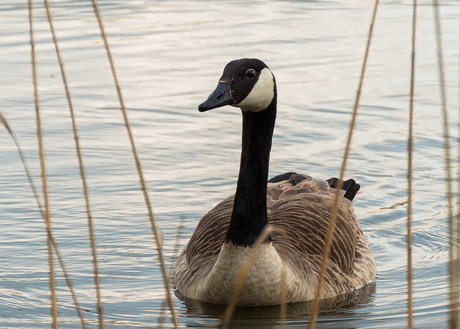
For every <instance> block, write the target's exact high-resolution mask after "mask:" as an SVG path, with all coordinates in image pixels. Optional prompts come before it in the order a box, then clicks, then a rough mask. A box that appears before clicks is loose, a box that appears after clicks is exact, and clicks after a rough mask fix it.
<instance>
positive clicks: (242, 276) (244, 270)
mask: <svg viewBox="0 0 460 329" xmlns="http://www.w3.org/2000/svg"><path fill="white" fill-rule="evenodd" d="M274 231H275V229H274V228H273V227H271V226H265V228H264V230H263V231H262V232H261V233H260V234H259V237H258V238H257V240H256V242H255V243H254V246H253V248H252V250H251V252H250V253H249V254H248V256H247V257H246V260H245V262H244V264H243V266H241V268H240V270H239V272H238V278H237V280H236V284H235V288H234V289H233V294H232V297H231V298H230V302H229V303H228V306H227V309H226V310H225V312H224V314H223V316H222V319H223V321H224V322H223V324H222V329H226V328H228V325H229V324H230V320H231V318H232V316H233V312H234V311H235V307H236V302H237V301H238V295H239V294H240V292H241V289H242V288H243V285H244V282H245V281H246V276H247V275H248V272H249V269H250V268H251V266H252V264H253V263H254V261H255V259H256V256H257V251H258V249H259V248H260V246H261V245H262V243H264V242H265V241H266V240H267V238H268V236H269V235H270V233H272V232H274Z"/></svg>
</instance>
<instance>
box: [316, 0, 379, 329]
mask: <svg viewBox="0 0 460 329" xmlns="http://www.w3.org/2000/svg"><path fill="white" fill-rule="evenodd" d="M378 6H379V0H376V1H375V3H374V9H373V11H372V18H371V23H370V25H369V32H368V34H367V42H366V50H365V52H364V58H363V63H362V65H361V74H360V78H359V83H358V88H357V89H356V95H355V102H354V104H353V112H352V117H351V120H350V124H349V127H348V136H347V143H346V146H345V151H344V153H343V157H342V164H341V166H340V174H339V181H338V183H337V186H336V190H335V197H334V204H333V205H332V210H331V219H330V221H329V225H328V228H327V233H326V242H325V244H324V247H323V254H322V261H321V268H320V272H319V275H318V281H317V284H316V290H315V298H314V300H313V304H312V308H311V313H310V322H309V325H308V327H309V328H311V329H312V328H314V327H315V323H316V317H317V313H318V306H319V300H320V298H321V288H322V285H323V282H324V274H325V273H326V264H327V261H328V259H329V253H330V249H331V241H332V235H333V234H334V228H335V221H336V219H337V210H338V206H339V196H340V191H341V190H342V185H343V177H344V176H345V171H346V168H347V160H348V155H349V153H350V148H351V140H352V137H353V131H354V129H355V126H356V118H357V115H358V108H359V101H360V99H361V90H362V87H363V82H364V75H365V72H366V66H367V58H368V56H369V51H370V46H371V40H372V33H373V31H374V24H375V18H376V16H377V9H378Z"/></svg>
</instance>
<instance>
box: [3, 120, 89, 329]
mask: <svg viewBox="0 0 460 329" xmlns="http://www.w3.org/2000/svg"><path fill="white" fill-rule="evenodd" d="M0 121H1V122H2V124H3V126H4V127H5V129H6V131H7V132H8V133H9V134H10V136H11V138H12V140H13V142H14V145H15V146H16V149H17V151H18V153H19V157H20V159H21V163H22V165H23V167H24V171H25V172H26V176H27V180H28V182H29V184H30V188H31V190H32V194H33V195H34V199H35V201H36V202H37V207H38V210H39V212H40V215H41V217H42V218H43V221H44V222H45V229H46V235H47V238H48V239H49V240H50V241H51V245H52V246H53V250H54V252H55V253H56V257H57V259H58V263H59V266H60V267H61V270H62V273H63V275H64V278H65V280H66V284H67V287H68V288H69V290H70V295H71V296H72V301H73V303H74V305H75V310H76V311H77V314H78V317H79V319H80V323H81V326H82V328H84V329H87V328H88V327H87V325H86V322H85V318H84V316H83V312H82V310H81V307H80V303H79V302H78V298H77V294H76V293H75V290H74V289H73V284H72V280H71V279H70V275H69V273H68V271H67V268H66V266H65V263H64V258H62V255H61V252H60V251H59V248H58V245H57V242H56V240H55V239H54V236H53V233H52V232H51V230H50V228H49V227H48V225H46V218H45V214H44V212H43V206H42V204H41V202H40V199H39V196H38V192H37V188H36V187H35V183H34V181H33V179H32V174H31V173H30V169H29V166H28V165H27V161H26V158H25V156H24V152H23V151H22V148H21V146H20V144H19V141H18V139H17V138H16V135H15V134H14V131H13V129H11V127H10V125H9V124H8V121H7V120H6V118H5V117H4V116H3V114H2V112H1V111H0Z"/></svg>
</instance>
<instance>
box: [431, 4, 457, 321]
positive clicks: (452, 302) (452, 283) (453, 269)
mask: <svg viewBox="0 0 460 329" xmlns="http://www.w3.org/2000/svg"><path fill="white" fill-rule="evenodd" d="M433 21H434V29H435V33H436V58H437V66H438V78H439V96H440V99H441V123H442V135H443V149H444V166H445V175H446V178H445V179H446V194H447V216H448V217H447V218H448V223H449V225H448V235H449V239H448V241H449V243H448V244H449V245H448V248H449V325H450V328H458V265H457V259H458V255H457V248H458V245H457V244H458V224H457V216H454V215H453V192H452V166H451V155H450V134H449V114H448V110H447V109H448V107H447V93H446V81H445V74H444V58H443V45H442V29H441V19H440V15H439V3H438V1H437V0H433Z"/></svg>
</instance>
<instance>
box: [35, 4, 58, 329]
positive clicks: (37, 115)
mask: <svg viewBox="0 0 460 329" xmlns="http://www.w3.org/2000/svg"><path fill="white" fill-rule="evenodd" d="M28 9H29V37H30V63H31V69H32V85H33V90H34V107H35V122H36V130H37V142H38V154H39V158H40V171H41V178H42V193H43V202H44V205H45V206H44V218H45V223H46V229H47V231H48V232H50V233H51V232H52V228H51V215H50V204H49V195H48V180H47V176H46V159H45V150H44V146H43V133H42V124H41V117H40V101H39V97H38V82H37V65H36V59H35V41H34V26H33V4H32V1H31V0H29V1H28ZM47 246H48V267H49V285H50V301H51V318H52V320H53V322H52V326H53V328H54V329H56V328H58V327H59V323H58V311H57V298H56V279H55V277H54V261H53V250H52V248H53V245H52V243H51V239H50V236H49V235H48V236H47Z"/></svg>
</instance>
